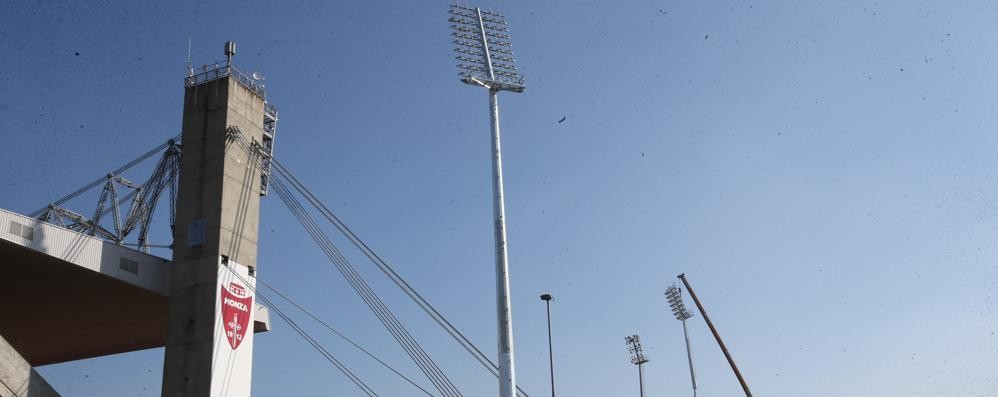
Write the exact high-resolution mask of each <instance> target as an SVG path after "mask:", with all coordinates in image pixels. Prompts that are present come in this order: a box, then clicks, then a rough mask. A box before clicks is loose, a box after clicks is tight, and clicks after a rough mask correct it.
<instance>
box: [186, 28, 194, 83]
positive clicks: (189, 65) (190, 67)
mask: <svg viewBox="0 0 998 397" xmlns="http://www.w3.org/2000/svg"><path fill="white" fill-rule="evenodd" d="M191 76H194V64H192V63H191V36H187V77H191Z"/></svg>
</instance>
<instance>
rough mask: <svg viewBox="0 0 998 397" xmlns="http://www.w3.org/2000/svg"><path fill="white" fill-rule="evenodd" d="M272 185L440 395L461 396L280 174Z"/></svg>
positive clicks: (273, 179)
mask: <svg viewBox="0 0 998 397" xmlns="http://www.w3.org/2000/svg"><path fill="white" fill-rule="evenodd" d="M272 186H273V187H274V191H275V192H277V194H278V196H279V197H280V198H281V200H282V201H283V202H284V203H285V205H287V206H288V208H289V209H291V211H292V213H293V214H294V215H295V217H296V218H298V220H299V222H300V223H301V224H302V226H304V227H305V229H306V231H308V233H309V235H310V236H311V237H312V239H313V240H314V241H315V242H316V244H318V245H319V247H320V249H322V250H323V252H324V253H325V254H326V257H327V258H329V259H330V261H331V262H333V264H334V265H335V266H336V268H337V269H338V270H339V271H340V273H341V274H342V275H343V276H344V278H346V279H347V281H348V283H349V284H350V285H351V287H353V288H354V290H355V291H356V292H357V293H358V295H360V297H361V299H362V300H363V301H364V303H365V304H367V305H368V307H369V308H370V309H371V310H372V311H373V312H374V313H375V315H376V316H377V317H378V319H379V320H380V321H381V322H382V324H383V325H384V326H385V328H386V329H387V330H388V331H389V332H390V333H391V334H392V336H393V337H395V339H396V341H397V342H398V343H399V345H400V346H401V347H402V348H403V350H405V351H406V353H407V354H408V355H409V356H410V358H412V359H413V361H414V363H415V364H416V365H417V366H418V367H419V368H420V370H421V371H423V373H424V374H425V375H426V376H427V378H429V380H430V382H432V383H433V384H434V386H435V387H436V388H437V390H439V391H440V392H441V393H442V394H443V395H444V396H461V393H460V392H459V391H457V389H456V387H454V385H453V383H451V382H450V380H449V379H448V378H447V376H446V375H444V374H443V372H442V371H441V370H440V369H439V367H437V366H436V364H435V363H434V362H433V360H432V359H430V358H429V356H428V355H427V354H426V352H425V351H424V350H423V349H422V347H421V346H419V343H418V342H416V341H415V339H413V338H412V336H411V335H410V334H409V332H408V331H407V330H406V329H405V327H404V326H402V325H401V323H399V321H398V319H397V318H396V317H395V316H394V315H393V314H392V313H391V311H390V310H389V309H388V308H387V306H385V304H384V303H383V302H382V301H381V299H380V298H378V296H377V294H375V293H374V291H373V290H371V288H370V286H369V285H368V284H367V282H366V281H364V279H363V277H362V276H360V274H359V273H357V271H356V270H355V269H354V268H353V266H352V265H350V263H349V261H347V260H346V258H345V257H344V256H343V255H342V253H340V252H339V250H338V249H337V248H336V247H335V245H334V244H333V243H332V242H331V241H330V240H329V238H328V237H327V236H326V235H325V234H324V233H322V232H321V230H320V229H319V227H318V225H317V224H316V223H315V221H314V220H312V219H311V215H309V214H308V213H307V212H305V210H304V208H303V207H301V204H299V203H298V202H297V201H296V200H295V199H294V198H293V196H291V193H290V191H288V190H287V188H286V187H285V186H284V183H283V182H282V181H281V178H272Z"/></svg>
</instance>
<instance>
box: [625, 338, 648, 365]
mask: <svg viewBox="0 0 998 397" xmlns="http://www.w3.org/2000/svg"><path fill="white" fill-rule="evenodd" d="M624 343H626V344H627V352H628V353H630V354H631V364H634V365H641V364H644V363H646V362H648V357H646V356H645V354H644V352H642V351H641V339H639V338H638V336H637V335H631V336H625V337H624Z"/></svg>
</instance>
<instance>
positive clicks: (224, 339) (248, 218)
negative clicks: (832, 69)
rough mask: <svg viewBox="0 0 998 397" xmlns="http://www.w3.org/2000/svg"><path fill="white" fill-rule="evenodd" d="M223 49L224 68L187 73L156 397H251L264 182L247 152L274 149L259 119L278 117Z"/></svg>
mask: <svg viewBox="0 0 998 397" xmlns="http://www.w3.org/2000/svg"><path fill="white" fill-rule="evenodd" d="M225 50H226V51H225V53H226V57H227V60H226V61H223V62H219V63H217V64H215V65H208V66H205V67H203V68H201V69H200V70H197V71H193V70H191V69H189V70H191V71H190V72H189V73H188V76H187V80H186V84H185V85H186V89H185V93H184V116H183V135H182V144H183V150H182V154H181V156H182V157H181V165H180V179H179V191H178V194H177V196H178V197H177V201H176V211H177V218H176V230H175V231H174V233H173V234H174V247H173V262H174V264H173V270H172V274H171V279H170V307H169V325H168V329H167V338H166V357H165V362H164V368H163V396H171V397H174V396H190V397H194V396H197V397H209V396H222V395H224V396H249V394H250V375H251V369H252V354H253V330H252V329H251V328H252V327H253V324H254V321H253V316H254V311H255V309H254V303H255V302H254V296H255V280H256V265H257V262H256V260H257V236H258V225H259V212H260V211H259V210H260V196H261V195H263V193H265V189H266V185H265V182H266V178H265V177H262V176H261V173H262V172H261V167H260V163H261V162H265V161H264V160H265V159H264V158H262V157H261V155H259V154H257V153H256V152H254V151H253V150H247V147H248V146H250V145H251V143H256V144H258V145H260V147H267V148H270V147H272V146H271V145H270V143H272V142H273V135H272V133H273V129H272V128H269V131H266V132H265V129H267V128H265V125H266V124H267V123H266V122H265V118H267V117H268V116H274V117H273V119H272V120H267V121H268V122H270V123H272V122H273V121H276V112H273V109H272V108H270V107H268V105H267V104H266V102H265V100H264V96H265V93H264V89H263V86H262V84H260V81H259V80H258V79H257V78H255V76H254V78H251V77H249V76H246V75H244V74H242V73H240V72H239V71H238V70H237V69H236V68H235V67H233V66H232V63H231V60H232V55H233V54H235V45H234V44H233V43H231V42H227V43H226V47H225ZM272 112H273V113H272ZM270 127H272V125H270ZM236 135H239V136H241V138H237V137H236ZM263 157H265V156H263Z"/></svg>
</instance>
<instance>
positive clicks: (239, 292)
mask: <svg viewBox="0 0 998 397" xmlns="http://www.w3.org/2000/svg"><path fill="white" fill-rule="evenodd" d="M219 296H220V299H221V300H222V326H223V328H224V329H225V339H226V340H227V341H228V342H229V346H232V350H235V349H236V348H238V347H239V344H240V343H242V341H243V338H244V337H245V336H246V331H247V330H248V329H249V319H250V317H251V313H250V309H251V308H252V307H253V296H252V295H250V293H249V291H248V290H247V289H246V287H244V286H242V285H240V284H239V283H237V282H235V281H232V282H229V285H228V286H225V285H223V286H222V290H221V294H219Z"/></svg>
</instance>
